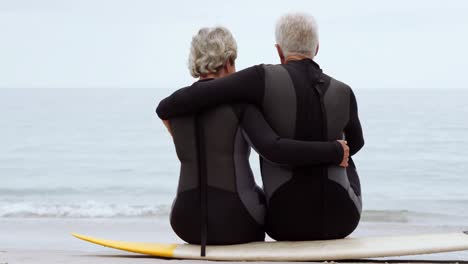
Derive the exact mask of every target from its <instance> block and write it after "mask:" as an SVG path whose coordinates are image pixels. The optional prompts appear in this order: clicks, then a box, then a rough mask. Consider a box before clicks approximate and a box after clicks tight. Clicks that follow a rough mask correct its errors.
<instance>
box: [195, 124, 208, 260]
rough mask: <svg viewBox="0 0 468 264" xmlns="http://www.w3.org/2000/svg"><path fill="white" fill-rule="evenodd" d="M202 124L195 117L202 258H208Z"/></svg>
mask: <svg viewBox="0 0 468 264" xmlns="http://www.w3.org/2000/svg"><path fill="white" fill-rule="evenodd" d="M200 123H201V117H200V116H199V115H197V116H196V117H195V138H196V146H197V154H198V155H197V156H198V181H199V182H198V183H199V190H200V246H201V247H200V256H202V257H205V256H206V242H207V236H208V234H207V233H208V223H207V222H208V193H207V191H208V190H207V186H208V180H207V175H206V173H207V170H206V151H205V133H204V130H203V126H202V124H200Z"/></svg>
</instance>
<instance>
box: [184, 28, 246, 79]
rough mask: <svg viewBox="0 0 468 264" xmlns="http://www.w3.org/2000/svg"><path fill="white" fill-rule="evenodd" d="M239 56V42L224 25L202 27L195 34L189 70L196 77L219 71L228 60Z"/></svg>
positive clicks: (191, 47) (232, 60) (233, 59)
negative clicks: (237, 42)
mask: <svg viewBox="0 0 468 264" xmlns="http://www.w3.org/2000/svg"><path fill="white" fill-rule="evenodd" d="M236 58H237V44H236V40H235V39H234V37H233V36H232V34H231V32H229V30H228V29H226V28H224V27H213V28H202V29H200V30H199V31H198V33H197V34H196V35H195V36H193V38H192V43H191V46H190V56H189V62H188V66H189V70H190V74H191V75H192V76H193V77H194V78H198V77H200V76H204V75H207V74H210V73H216V72H218V71H219V70H220V69H221V68H222V67H223V65H224V64H226V62H228V61H229V60H231V62H232V63H234V61H235V60H236Z"/></svg>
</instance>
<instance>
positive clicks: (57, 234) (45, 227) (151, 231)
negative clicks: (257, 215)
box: [0, 218, 468, 264]
mask: <svg viewBox="0 0 468 264" xmlns="http://www.w3.org/2000/svg"><path fill="white" fill-rule="evenodd" d="M464 229H468V228H467V227H466V226H465V227H463V226H450V227H448V226H439V227H433V226H432V227H431V226H424V225H421V226H417V225H409V224H405V223H394V224H393V223H391V224H390V223H371V222H363V223H362V224H361V225H360V227H359V228H358V229H357V230H356V232H355V233H354V234H353V236H355V237H357V236H377V235H380V236H382V235H390V236H393V235H402V234H405V235H407V234H423V233H441V232H451V231H461V230H464ZM0 231H1V232H0V233H1V237H0V264H4V263H9V264H12V263H25V264H27V263H48V264H52V263H96V264H99V263H167V262H168V261H183V262H184V263H197V262H201V261H192V260H165V259H159V258H154V257H149V256H144V255H139V254H133V253H127V252H123V251H119V250H114V249H110V248H105V247H101V246H98V245H94V244H90V243H86V242H84V241H81V240H78V239H76V238H74V237H72V236H71V235H70V233H72V232H77V233H80V234H85V235H92V236H96V237H102V238H108V239H115V240H127V241H141V242H143V241H147V242H166V243H173V242H177V243H182V241H181V240H180V239H179V238H177V236H176V235H175V234H173V233H172V231H171V229H170V226H169V223H168V221H167V220H166V219H163V218H156V219H153V218H151V219H149V218H148V219H136V218H127V219H123V218H120V219H105V218H103V219H59V218H18V219H14V218H11V219H10V218H4V219H1V220H0ZM363 261H364V260H363ZM365 261H368V260H365ZM375 261H379V262H389V261H392V262H393V261H398V262H402V263H404V262H407V261H418V262H440V261H444V262H447V261H449V262H450V261H451V262H464V261H465V262H466V261H468V252H466V251H464V252H452V253H444V254H432V255H420V256H407V257H392V258H388V259H375ZM358 262H359V261H358ZM231 263H232V262H231Z"/></svg>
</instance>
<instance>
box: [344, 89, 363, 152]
mask: <svg viewBox="0 0 468 264" xmlns="http://www.w3.org/2000/svg"><path fill="white" fill-rule="evenodd" d="M349 108H350V109H349V110H350V119H349V122H348V124H347V125H346V127H345V129H344V133H345V137H346V140H347V141H348V145H349V149H350V155H351V156H352V155H354V154H356V153H357V152H358V151H359V150H360V149H361V148H362V147H363V146H364V137H363V135H362V127H361V122H360V121H359V116H358V106H357V102H356V96H355V95H354V93H353V91H352V90H351V96H350V105H349Z"/></svg>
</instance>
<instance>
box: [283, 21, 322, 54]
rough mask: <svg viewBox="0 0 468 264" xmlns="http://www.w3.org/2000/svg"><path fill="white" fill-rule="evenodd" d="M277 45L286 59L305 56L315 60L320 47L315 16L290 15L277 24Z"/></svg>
mask: <svg viewBox="0 0 468 264" xmlns="http://www.w3.org/2000/svg"><path fill="white" fill-rule="evenodd" d="M275 35H276V44H278V45H279V46H280V47H281V49H282V50H283V54H284V56H285V57H287V56H289V55H303V56H307V57H311V58H313V57H314V56H315V52H316V50H317V46H318V26H317V23H316V21H315V19H314V17H313V16H310V15H308V14H305V13H289V14H286V15H284V16H282V17H280V18H279V19H278V21H277V22H276V31H275Z"/></svg>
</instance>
